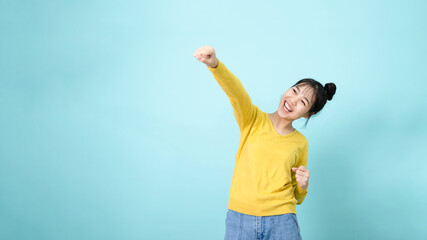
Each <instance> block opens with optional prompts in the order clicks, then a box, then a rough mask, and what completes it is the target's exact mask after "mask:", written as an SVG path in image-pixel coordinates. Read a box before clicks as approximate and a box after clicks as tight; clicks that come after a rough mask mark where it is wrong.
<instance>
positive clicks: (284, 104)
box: [283, 100, 292, 112]
mask: <svg viewBox="0 0 427 240" xmlns="http://www.w3.org/2000/svg"><path fill="white" fill-rule="evenodd" d="M288 105H289V104H288ZM283 109H285V111H287V112H292V110H290V109H289V108H287V107H286V100H285V102H284V103H283Z"/></svg>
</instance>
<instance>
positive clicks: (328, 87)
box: [324, 83, 337, 101]
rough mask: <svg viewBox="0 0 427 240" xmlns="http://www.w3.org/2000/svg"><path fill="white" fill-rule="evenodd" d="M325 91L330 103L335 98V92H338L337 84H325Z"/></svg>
mask: <svg viewBox="0 0 427 240" xmlns="http://www.w3.org/2000/svg"><path fill="white" fill-rule="evenodd" d="M324 89H325V91H326V95H327V96H328V101H330V100H332V97H333V96H334V94H335V91H336V90H337V86H335V83H327V84H325V86H324Z"/></svg>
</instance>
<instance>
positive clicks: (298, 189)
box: [297, 184, 308, 193]
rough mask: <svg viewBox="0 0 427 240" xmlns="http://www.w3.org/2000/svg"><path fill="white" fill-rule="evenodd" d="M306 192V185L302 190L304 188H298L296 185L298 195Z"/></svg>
mask: <svg viewBox="0 0 427 240" xmlns="http://www.w3.org/2000/svg"><path fill="white" fill-rule="evenodd" d="M307 190H308V185H307V188H306V189H304V188H302V187H300V186H299V185H298V184H297V191H298V192H300V193H305V192H307Z"/></svg>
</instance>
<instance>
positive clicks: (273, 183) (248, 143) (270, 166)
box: [207, 61, 308, 216]
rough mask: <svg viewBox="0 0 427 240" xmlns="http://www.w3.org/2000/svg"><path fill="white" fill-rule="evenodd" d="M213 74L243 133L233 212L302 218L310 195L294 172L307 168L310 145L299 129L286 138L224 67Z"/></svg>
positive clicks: (220, 65)
mask: <svg viewBox="0 0 427 240" xmlns="http://www.w3.org/2000/svg"><path fill="white" fill-rule="evenodd" d="M207 68H208V69H209V70H210V71H211V73H212V74H213V76H214V78H215V79H216V81H217V82H218V83H219V85H220V87H221V88H222V89H223V90H224V92H225V93H226V94H227V96H228V98H229V100H230V103H231V105H232V107H233V112H234V116H235V118H236V121H237V124H238V125H239V129H240V142H239V149H238V151H237V155H236V160H235V167H234V172H233V178H232V181H231V188H230V196H229V201H228V208H229V209H231V210H234V211H237V212H240V213H244V214H249V215H254V216H271V215H279V214H285V213H295V214H296V213H297V212H296V205H299V204H301V203H302V202H303V201H304V198H305V196H306V195H307V189H305V190H304V189H302V188H301V187H300V186H299V185H298V182H297V181H296V178H295V172H294V171H292V167H299V166H301V165H304V166H305V167H307V158H308V142H307V139H306V138H305V136H304V135H303V134H302V133H300V132H299V131H298V130H296V129H295V130H294V131H293V132H292V133H290V134H287V135H280V134H279V133H278V132H277V131H276V130H275V129H274V127H273V123H272V121H271V120H270V118H269V116H268V113H265V112H263V111H261V110H260V109H259V108H258V107H257V106H256V105H254V104H253V103H252V101H251V98H250V97H249V95H248V93H247V92H246V90H245V88H244V87H243V85H242V83H241V82H240V80H239V79H238V78H237V77H236V76H234V74H233V73H231V72H230V70H228V69H227V68H226V67H225V65H224V64H223V63H222V62H221V61H219V62H218V66H217V67H216V68H211V67H207Z"/></svg>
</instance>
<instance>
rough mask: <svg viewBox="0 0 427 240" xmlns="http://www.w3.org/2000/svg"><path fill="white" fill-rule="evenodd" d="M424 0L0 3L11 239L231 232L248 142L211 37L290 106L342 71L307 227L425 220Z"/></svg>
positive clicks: (0, 88)
mask: <svg viewBox="0 0 427 240" xmlns="http://www.w3.org/2000/svg"><path fill="white" fill-rule="evenodd" d="M426 11H427V2H426V1H422V0H419V1H389V0H387V1H386V0H383V1H367V0H366V1H360V0H358V1H338V0H337V1H315V0H306V1H233V2H231V1H224V0H222V1H136V0H135V1H127V0H120V1H88V0H85V1H64V0H61V1H16V0H14V1H8V0H2V1H1V2H0V34H1V37H0V112H1V113H0V114H1V115H0V116H1V117H0V123H1V133H0V191H1V194H0V239H14V240H20V239H43V240H49V239H55V240H56V239H63V240H66V239H70V240H71V239H73V240H74V239H79V240H86V239H87V240H89V239H90V240H92V239H103V240H107V239H108V240H109V239H205V240H208V239H223V237H224V233H225V218H226V212H227V205H228V196H229V190H230V184H231V178H232V174H233V169H234V162H235V157H236V152H237V148H238V142H239V128H238V126H237V123H236V121H235V118H234V115H233V110H232V107H231V104H230V102H229V100H228V98H227V96H226V94H225V93H224V92H223V91H222V89H221V88H220V86H219V85H218V83H217V82H216V81H215V79H214V78H213V76H212V74H211V73H210V72H209V70H208V69H207V67H206V66H205V65H204V64H203V63H201V62H199V61H198V60H197V59H196V58H194V57H193V53H194V51H195V50H196V49H198V48H199V47H202V46H205V45H209V46H212V47H214V48H215V50H216V53H217V57H218V59H220V60H221V61H222V62H223V63H224V64H225V66H226V67H227V68H229V69H230V70H231V71H232V72H233V73H234V74H235V75H236V76H237V77H238V78H239V79H240V80H241V82H242V83H243V85H244V86H245V88H246V90H247V91H248V93H249V95H250V96H251V98H252V101H253V103H254V104H255V105H257V106H258V107H259V108H260V109H261V110H263V111H265V112H268V113H272V112H274V111H276V110H277V107H278V104H279V100H280V97H281V95H282V94H283V93H284V92H285V91H286V90H287V89H288V88H289V87H290V86H291V85H292V84H294V83H296V82H297V81H298V80H299V79H301V78H306V77H310V78H314V79H316V80H318V81H319V82H321V83H323V84H325V83H328V82H334V83H335V84H336V85H337V92H336V95H335V96H334V98H333V100H332V101H330V102H328V103H327V104H326V105H325V108H324V109H323V110H322V111H321V112H320V113H319V115H318V116H316V117H313V118H312V119H310V121H309V123H308V125H307V127H306V128H304V127H303V125H304V121H305V119H301V120H298V121H296V122H294V127H295V128H297V129H298V130H299V131H301V132H302V133H303V134H304V135H305V136H306V138H307V139H308V142H309V159H308V169H309V170H310V173H311V175H310V180H309V182H310V186H309V188H308V194H307V197H306V199H305V201H304V202H303V204H302V205H299V206H297V211H298V214H297V216H298V220H299V224H300V227H301V235H302V237H303V239H304V240H310V239H313V240H314V239H315V240H318V239H327V240H331V239H387V240H389V239H422V238H423V237H425V236H426V235H427V229H426V228H425V226H426V215H427V209H426V206H425V202H426V188H427V181H426V174H425V170H426V167H427V163H426V149H425V147H426V146H427V138H426V136H427V134H426V133H427V127H426V126H425V124H426V122H427V111H426V110H427V109H426V107H425V103H426V102H427V94H426V87H427V77H426V66H427V64H426V63H427V61H426V60H427V45H426V42H427V32H426V29H427V15H426V14H425V13H426Z"/></svg>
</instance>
